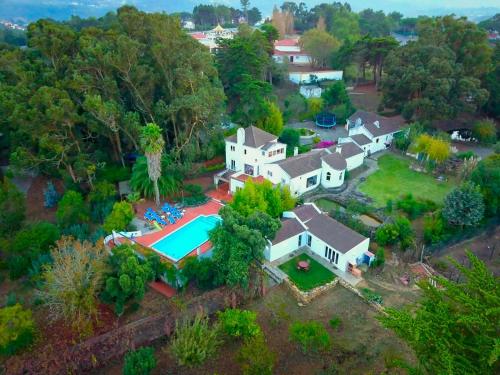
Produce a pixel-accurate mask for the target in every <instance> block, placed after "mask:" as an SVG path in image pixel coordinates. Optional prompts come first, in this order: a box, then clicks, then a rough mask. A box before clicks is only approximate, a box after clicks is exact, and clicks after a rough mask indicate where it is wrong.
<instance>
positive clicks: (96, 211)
mask: <svg viewBox="0 0 500 375" xmlns="http://www.w3.org/2000/svg"><path fill="white" fill-rule="evenodd" d="M115 197H116V188H115V185H114V184H112V183H110V182H108V181H105V180H103V181H99V182H97V183H95V184H94V188H93V189H92V191H91V192H90V194H89V196H88V201H89V203H90V206H91V216H92V220H93V221H96V222H99V223H102V222H103V221H104V218H105V217H106V216H108V215H109V213H110V212H111V210H112V209H113V203H114V201H115Z"/></svg>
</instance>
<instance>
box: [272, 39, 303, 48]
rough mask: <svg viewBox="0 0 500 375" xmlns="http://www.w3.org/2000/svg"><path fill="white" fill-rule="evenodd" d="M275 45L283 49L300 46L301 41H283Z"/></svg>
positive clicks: (278, 41)
mask: <svg viewBox="0 0 500 375" xmlns="http://www.w3.org/2000/svg"><path fill="white" fill-rule="evenodd" d="M274 45H275V46H283V47H293V46H298V45H299V41H298V40H297V39H281V40H277V41H276V42H274Z"/></svg>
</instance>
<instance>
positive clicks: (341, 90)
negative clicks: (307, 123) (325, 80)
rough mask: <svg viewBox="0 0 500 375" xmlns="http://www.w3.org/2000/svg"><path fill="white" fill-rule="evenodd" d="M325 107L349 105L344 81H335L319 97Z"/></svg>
mask: <svg viewBox="0 0 500 375" xmlns="http://www.w3.org/2000/svg"><path fill="white" fill-rule="evenodd" d="M321 97H322V98H323V100H324V101H325V104H326V105H329V106H331V105H338V104H350V102H351V100H350V99H349V95H348V94H347V90H346V87H345V83H344V81H336V82H334V83H332V84H331V85H330V86H328V87H327V88H326V89H325V91H323V94H322V95H321Z"/></svg>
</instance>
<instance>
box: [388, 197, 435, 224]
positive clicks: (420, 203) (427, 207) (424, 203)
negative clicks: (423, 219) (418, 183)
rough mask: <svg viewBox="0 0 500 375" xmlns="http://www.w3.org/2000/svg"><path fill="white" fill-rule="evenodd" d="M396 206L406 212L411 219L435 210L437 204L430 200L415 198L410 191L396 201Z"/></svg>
mask: <svg viewBox="0 0 500 375" xmlns="http://www.w3.org/2000/svg"><path fill="white" fill-rule="evenodd" d="M396 207H397V208H398V209H399V210H401V211H403V212H404V213H406V214H407V215H408V217H409V218H410V220H414V219H416V218H417V217H419V216H421V215H423V214H424V213H426V212H428V211H434V210H435V209H436V208H437V205H436V204H435V203H434V202H432V201H429V200H422V199H415V198H414V197H413V194H411V193H409V194H406V195H405V196H403V197H402V198H401V199H399V200H398V201H397V202H396Z"/></svg>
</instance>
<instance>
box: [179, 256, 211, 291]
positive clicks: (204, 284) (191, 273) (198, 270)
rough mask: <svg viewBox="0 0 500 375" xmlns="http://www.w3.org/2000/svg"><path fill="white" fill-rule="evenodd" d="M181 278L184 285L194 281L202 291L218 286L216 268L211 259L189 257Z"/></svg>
mask: <svg viewBox="0 0 500 375" xmlns="http://www.w3.org/2000/svg"><path fill="white" fill-rule="evenodd" d="M181 276H182V278H183V279H184V283H189V282H190V281H194V282H195V283H196V286H198V287H199V288H200V289H205V290H207V289H212V288H213V287H215V286H216V281H215V277H216V267H215V264H214V262H213V260H212V259H210V258H198V257H188V258H187V259H186V260H185V261H184V262H183V267H182V270H181Z"/></svg>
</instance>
